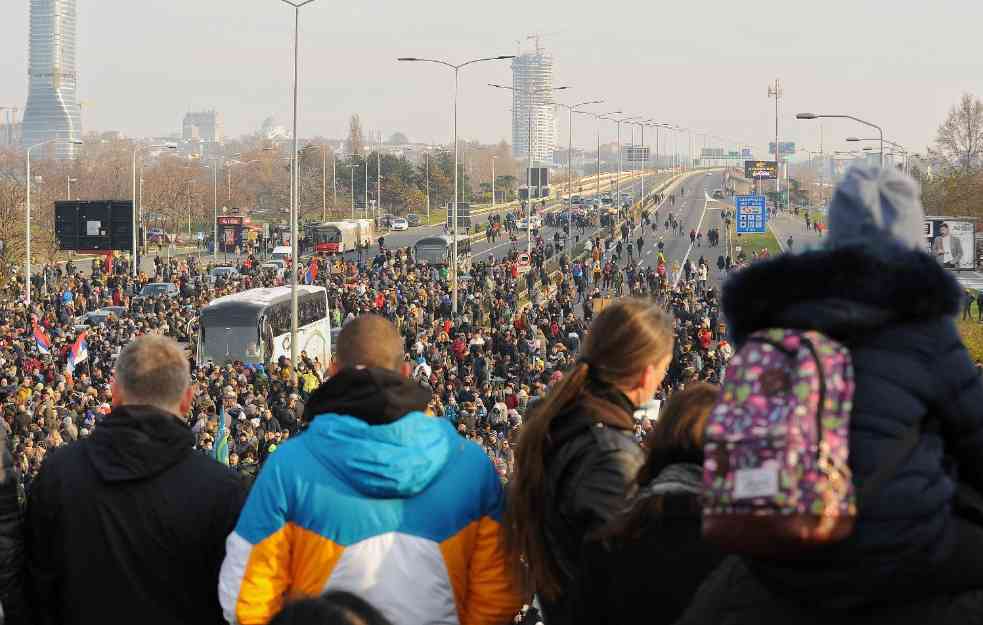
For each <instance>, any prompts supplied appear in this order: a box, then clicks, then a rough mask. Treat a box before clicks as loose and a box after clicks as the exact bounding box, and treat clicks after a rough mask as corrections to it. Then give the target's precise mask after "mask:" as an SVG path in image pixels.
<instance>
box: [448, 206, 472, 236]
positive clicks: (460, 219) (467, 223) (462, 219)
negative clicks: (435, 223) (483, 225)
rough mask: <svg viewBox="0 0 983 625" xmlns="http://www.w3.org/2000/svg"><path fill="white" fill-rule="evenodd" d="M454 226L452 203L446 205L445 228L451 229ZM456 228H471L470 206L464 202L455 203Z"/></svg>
mask: <svg viewBox="0 0 983 625" xmlns="http://www.w3.org/2000/svg"><path fill="white" fill-rule="evenodd" d="M453 224H454V202H448V203H447V226H448V227H451V226H453ZM457 227H458V228H465V229H467V228H470V227H471V205H470V204H468V203H466V202H458V203H457Z"/></svg>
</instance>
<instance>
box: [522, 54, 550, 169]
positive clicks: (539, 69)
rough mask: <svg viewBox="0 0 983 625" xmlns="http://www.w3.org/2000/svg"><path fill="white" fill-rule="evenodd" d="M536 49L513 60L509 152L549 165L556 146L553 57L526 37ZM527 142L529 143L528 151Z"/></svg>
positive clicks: (536, 163) (533, 164)
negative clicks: (510, 143)
mask: <svg viewBox="0 0 983 625" xmlns="http://www.w3.org/2000/svg"><path fill="white" fill-rule="evenodd" d="M529 38H530V39H534V40H535V42H536V47H535V50H534V51H532V52H527V53H525V54H520V55H518V56H517V57H516V58H515V59H513V61H512V87H513V91H512V155H513V156H514V157H515V158H518V159H523V160H524V159H526V158H528V157H529V156H530V154H531V160H532V163H531V165H532V166H533V167H536V166H550V165H552V164H553V151H554V149H555V148H556V135H557V129H556V116H555V114H554V113H555V109H554V105H553V57H552V56H550V55H549V54H547V53H546V51H545V50H544V49H543V47H542V46H541V44H540V36H539V35H533V36H531V37H529ZM530 143H531V144H532V146H531V148H532V149H531V150H530Z"/></svg>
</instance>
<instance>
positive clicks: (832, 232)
mask: <svg viewBox="0 0 983 625" xmlns="http://www.w3.org/2000/svg"><path fill="white" fill-rule="evenodd" d="M828 222H829V231H828V233H827V235H826V245H827V246H828V247H831V248H836V247H844V246H848V245H863V246H865V247H867V248H868V249H871V248H873V249H875V250H876V249H878V248H882V246H885V245H887V246H889V247H891V246H901V247H902V248H906V249H924V248H925V211H924V209H923V208H922V203H921V191H920V189H919V186H918V183H917V182H915V180H913V179H912V178H910V177H909V176H906V175H904V174H902V173H901V172H899V171H898V170H896V169H895V168H893V167H888V168H885V169H877V168H873V167H866V166H858V167H853V168H851V169H850V170H849V171H848V172H847V174H846V177H845V178H843V181H842V182H840V184H839V185H838V186H837V187H836V192H835V193H834V194H833V199H832V201H831V202H830V204H829V217H828Z"/></svg>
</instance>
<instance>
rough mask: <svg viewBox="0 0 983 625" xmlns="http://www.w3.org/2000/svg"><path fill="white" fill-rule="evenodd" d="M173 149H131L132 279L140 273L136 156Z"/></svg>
mask: <svg viewBox="0 0 983 625" xmlns="http://www.w3.org/2000/svg"><path fill="white" fill-rule="evenodd" d="M175 149H177V146H176V145H174V144H173V143H161V144H156V145H138V146H137V147H135V148H133V161H132V165H131V173H132V175H133V181H132V184H133V194H132V195H131V196H130V197H132V198H133V200H132V201H133V211H132V213H133V214H132V220H131V222H132V223H131V227H132V228H133V233H132V235H133V240H132V245H133V257H132V261H133V262H132V265H133V267H132V270H131V272H130V273H131V274H132V275H133V277H134V278H136V277H137V274H139V273H140V261H139V258H140V255H139V253H138V250H137V231H138V230H139V228H138V227H137V154H139V153H140V152H143V151H144V150H175ZM139 210H140V212H143V206H140V209H139Z"/></svg>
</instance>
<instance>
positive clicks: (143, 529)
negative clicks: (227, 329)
mask: <svg viewBox="0 0 983 625" xmlns="http://www.w3.org/2000/svg"><path fill="white" fill-rule="evenodd" d="M193 397H194V387H193V386H192V385H191V377H190V372H189V368H188V361H187V359H186V357H185V355H184V353H183V351H182V350H181V348H180V347H179V346H178V345H177V343H175V342H174V341H173V340H171V339H168V338H163V337H155V336H145V337H141V338H139V339H136V340H134V341H132V342H130V343H129V344H128V345H127V346H126V347H125V348H124V349H123V350H122V352H121V353H120V355H119V357H118V358H117V360H116V370H115V377H114V379H113V383H112V401H113V409H112V412H111V413H110V414H109V415H108V416H106V417H105V418H104V419H102V420H101V421H100V422H99V424H98V425H97V426H96V428H95V431H94V432H93V433H92V435H91V436H89V437H87V438H83V439H81V440H79V441H78V442H77V443H74V444H72V445H67V446H64V447H60V448H59V449H57V450H56V451H53V452H52V453H51V454H50V455H49V457H48V458H47V459H46V460H45V461H44V465H43V467H42V469H41V472H40V473H39V475H38V477H37V478H36V479H35V480H34V482H33V484H32V487H31V493H30V498H29V500H28V506H27V522H26V530H27V538H26V552H27V563H28V574H29V577H30V582H31V586H32V590H33V600H32V604H33V606H32V607H33V609H34V612H35V622H36V623H39V624H42V625H46V624H51V625H54V624H58V625H72V624H79V625H83V624H85V625H88V624H91V623H140V624H141V625H157V624H160V625H177V624H194V623H201V624H202V625H205V624H209V625H212V624H214V623H218V622H220V619H221V618H222V612H221V608H220V606H219V603H218V601H216V598H215V592H214V589H215V586H216V585H217V582H218V573H219V568H220V566H221V563H222V558H223V557H224V555H225V548H224V540H225V537H226V536H227V535H228V533H229V532H230V531H231V530H232V528H233V526H234V525H235V522H236V518H237V517H238V516H239V511H240V509H241V508H242V503H243V500H244V499H245V490H244V487H243V486H242V485H241V482H240V481H239V479H238V478H237V477H236V475H235V474H234V473H233V472H232V471H230V470H229V469H228V468H227V467H225V466H222V465H221V464H219V463H218V462H216V461H215V460H213V459H211V458H207V457H205V456H203V455H202V454H198V453H194V452H193V450H192V448H193V446H194V435H193V434H192V432H191V428H190V426H189V424H188V423H187V422H186V418H187V414H188V412H189V410H190V408H191V404H192V399H193Z"/></svg>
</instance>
